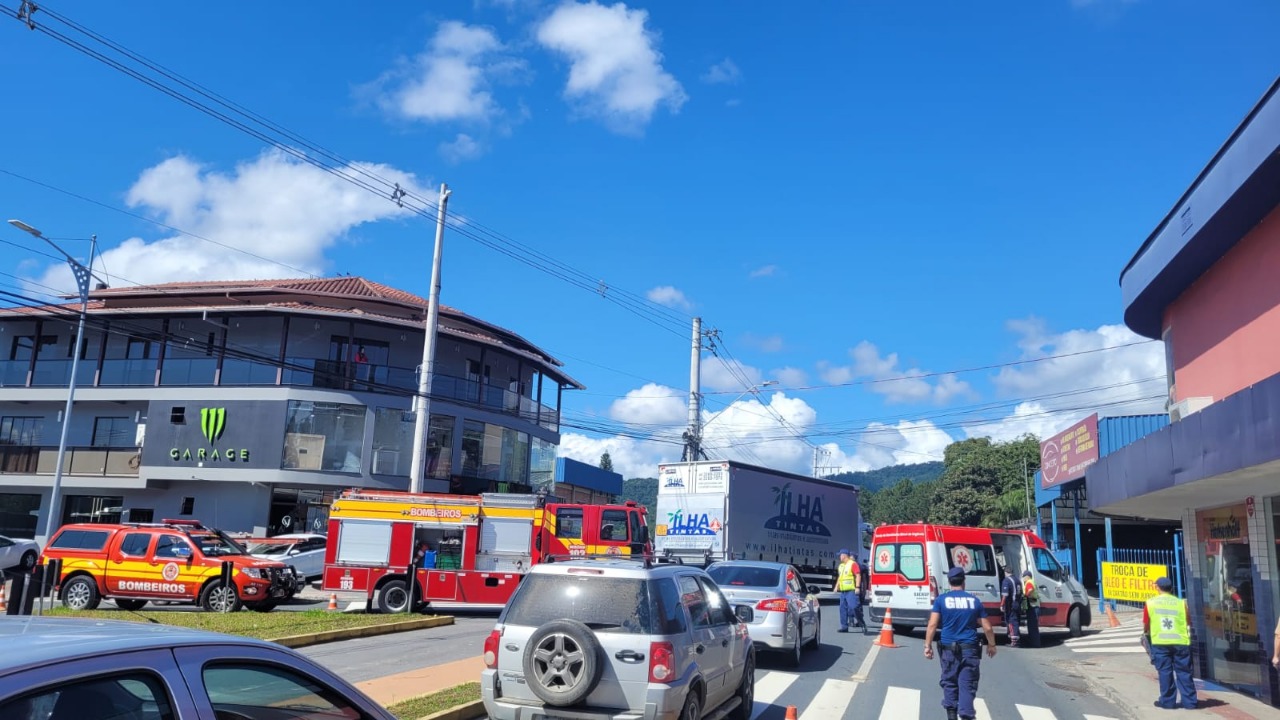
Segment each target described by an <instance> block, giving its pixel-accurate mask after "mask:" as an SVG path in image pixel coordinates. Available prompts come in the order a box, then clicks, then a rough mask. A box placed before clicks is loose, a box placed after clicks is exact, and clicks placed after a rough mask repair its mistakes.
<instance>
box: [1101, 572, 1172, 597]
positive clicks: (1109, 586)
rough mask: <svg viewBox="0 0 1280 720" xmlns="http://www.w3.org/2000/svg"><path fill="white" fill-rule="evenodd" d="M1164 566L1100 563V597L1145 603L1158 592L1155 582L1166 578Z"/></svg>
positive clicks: (1166, 573)
mask: <svg viewBox="0 0 1280 720" xmlns="http://www.w3.org/2000/svg"><path fill="white" fill-rule="evenodd" d="M1168 574H1169V569H1168V568H1166V567H1165V566H1164V565H1146V564H1140V563H1114V562H1104V563H1102V596H1103V597H1104V598H1105V599H1107V600H1124V601H1128V602H1146V601H1147V598H1150V597H1154V596H1155V595H1156V593H1158V592H1160V591H1159V590H1158V589H1157V588H1156V580H1159V579H1160V578H1162V577H1166V576H1167V575H1168Z"/></svg>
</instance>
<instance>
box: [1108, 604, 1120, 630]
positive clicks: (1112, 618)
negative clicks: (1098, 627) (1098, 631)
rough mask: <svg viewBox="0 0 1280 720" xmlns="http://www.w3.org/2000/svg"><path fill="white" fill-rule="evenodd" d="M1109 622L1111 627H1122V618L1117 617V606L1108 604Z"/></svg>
mask: <svg viewBox="0 0 1280 720" xmlns="http://www.w3.org/2000/svg"><path fill="white" fill-rule="evenodd" d="M1107 624H1108V625H1110V626H1111V627H1120V618H1118V617H1116V611H1115V608H1113V607H1111V606H1110V605H1108V606H1107Z"/></svg>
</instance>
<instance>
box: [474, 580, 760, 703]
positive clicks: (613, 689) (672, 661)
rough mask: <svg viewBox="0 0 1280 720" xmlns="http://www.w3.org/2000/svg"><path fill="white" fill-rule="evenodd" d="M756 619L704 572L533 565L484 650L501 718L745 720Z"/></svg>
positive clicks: (484, 682) (488, 697) (486, 683)
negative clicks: (718, 718)
mask: <svg viewBox="0 0 1280 720" xmlns="http://www.w3.org/2000/svg"><path fill="white" fill-rule="evenodd" d="M752 616H753V611H752V610H751V608H749V607H746V606H742V607H741V608H740V609H738V611H737V614H735V612H734V611H733V610H732V609H731V606H730V604H729V602H728V601H727V600H726V599H725V598H724V596H723V595H722V594H721V592H720V589H719V588H718V587H716V584H715V582H713V581H712V580H711V578H710V576H708V575H707V574H706V573H705V572H703V571H702V570H701V569H698V568H695V567H691V566H683V565H675V564H664V565H658V566H652V565H651V564H650V563H648V562H641V561H637V560H581V561H573V562H564V563H559V562H557V563H543V564H539V565H535V566H534V567H533V568H532V569H531V570H530V572H529V574H528V575H526V576H525V579H524V580H523V581H522V582H521V583H520V587H519V588H518V589H517V590H516V592H515V594H514V595H513V596H512V598H511V601H510V602H509V603H508V604H507V606H506V608H505V609H504V610H503V611H502V614H501V615H500V616H499V617H498V623H497V626H496V627H495V628H494V630H493V632H491V633H490V634H489V637H488V638H487V639H486V640H485V642H484V662H485V668H486V669H485V670H484V671H483V673H482V675H481V683H480V693H481V696H482V698H483V699H484V706H485V711H486V712H488V714H489V717H491V718H494V720H524V719H526V718H531V717H539V716H547V717H554V716H566V717H574V718H578V719H579V720H582V719H587V718H610V719H612V718H645V719H646V720H699V719H700V718H702V717H703V716H704V715H707V716H710V715H712V714H722V713H723V714H727V716H728V717H729V718H730V719H731V720H749V719H750V717H751V711H752V702H753V701H754V696H755V666H756V664H755V648H754V647H753V645H752V643H751V638H750V636H749V635H748V634H747V624H748V623H750V622H751V620H752V619H753V618H752Z"/></svg>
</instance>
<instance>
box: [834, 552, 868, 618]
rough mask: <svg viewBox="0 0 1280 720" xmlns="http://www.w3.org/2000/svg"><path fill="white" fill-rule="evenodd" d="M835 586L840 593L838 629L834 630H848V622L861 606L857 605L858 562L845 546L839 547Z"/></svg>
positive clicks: (854, 616)
mask: <svg viewBox="0 0 1280 720" xmlns="http://www.w3.org/2000/svg"><path fill="white" fill-rule="evenodd" d="M836 569H837V573H838V574H837V575H836V586H835V587H834V588H832V590H834V591H835V592H838V593H840V629H839V630H837V631H836V632H842V633H847V632H849V623H850V622H851V621H854V620H856V619H857V617H858V612H859V611H860V610H861V608H860V607H859V606H858V563H856V562H854V561H853V557H852V556H851V555H850V554H849V550H848V549H847V548H840V565H839V566H838V567H837V568H836Z"/></svg>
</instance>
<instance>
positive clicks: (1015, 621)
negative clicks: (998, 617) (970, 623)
mask: <svg viewBox="0 0 1280 720" xmlns="http://www.w3.org/2000/svg"><path fill="white" fill-rule="evenodd" d="M1000 573H1001V574H1002V575H1004V580H1002V581H1001V583H1000V611H1001V612H1002V613H1004V629H1005V631H1006V632H1007V633H1008V634H1009V647H1018V639H1019V638H1018V626H1019V625H1020V624H1021V618H1020V617H1019V615H1021V613H1022V589H1021V588H1020V587H1019V586H1018V580H1017V578H1015V577H1014V576H1013V571H1012V570H1010V569H1009V568H1007V567H1005V568H1000Z"/></svg>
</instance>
